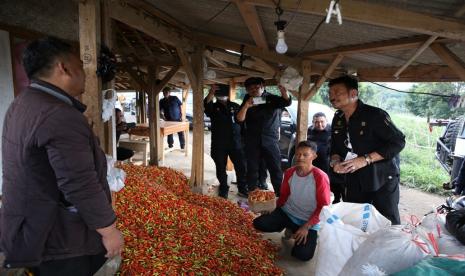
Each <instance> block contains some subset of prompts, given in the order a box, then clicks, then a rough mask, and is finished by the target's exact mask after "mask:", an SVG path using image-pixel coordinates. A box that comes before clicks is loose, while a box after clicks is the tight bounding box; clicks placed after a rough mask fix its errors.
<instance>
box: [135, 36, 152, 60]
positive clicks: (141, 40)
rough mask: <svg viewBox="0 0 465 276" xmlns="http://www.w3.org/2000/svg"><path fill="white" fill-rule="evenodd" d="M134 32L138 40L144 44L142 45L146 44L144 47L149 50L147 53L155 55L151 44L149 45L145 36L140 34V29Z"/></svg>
mask: <svg viewBox="0 0 465 276" xmlns="http://www.w3.org/2000/svg"><path fill="white" fill-rule="evenodd" d="M134 34H135V35H136V37H137V40H139V42H140V44H142V46H144V48H145V50H146V51H147V53H148V54H149V56H151V57H153V56H154V54H153V51H152V49H150V47H149V45H147V42H145V40H144V38H142V36H141V35H140V34H139V31H137V30H134Z"/></svg>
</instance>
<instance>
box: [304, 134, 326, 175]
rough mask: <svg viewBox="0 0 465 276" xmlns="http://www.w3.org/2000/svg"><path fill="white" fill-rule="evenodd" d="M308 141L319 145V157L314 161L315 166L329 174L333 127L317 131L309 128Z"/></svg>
mask: <svg viewBox="0 0 465 276" xmlns="http://www.w3.org/2000/svg"><path fill="white" fill-rule="evenodd" d="M307 140H308V141H312V142H315V143H316V145H317V155H318V157H317V158H316V159H315V160H314V161H313V165H315V166H316V167H318V168H320V169H321V170H322V171H324V172H325V173H326V174H328V170H329V146H330V143H331V126H330V125H327V126H326V128H325V129H323V130H316V129H314V128H313V127H311V128H309V129H308V131H307Z"/></svg>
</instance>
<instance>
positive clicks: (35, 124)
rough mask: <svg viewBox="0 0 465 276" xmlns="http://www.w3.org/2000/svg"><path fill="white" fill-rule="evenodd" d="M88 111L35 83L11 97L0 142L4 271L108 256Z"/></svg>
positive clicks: (104, 189) (103, 187) (106, 193)
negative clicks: (11, 101)
mask: <svg viewBox="0 0 465 276" xmlns="http://www.w3.org/2000/svg"><path fill="white" fill-rule="evenodd" d="M84 109H85V106H84V105H82V104H81V103H80V102H78V101H77V100H75V99H74V98H72V97H70V96H69V95H68V94H66V92H64V91H62V90H61V89H59V88H57V87H55V86H53V85H51V84H49V83H46V82H41V81H34V82H33V83H32V84H31V86H29V87H28V88H27V89H26V90H25V91H23V92H22V93H21V94H20V95H19V96H18V97H16V98H15V100H14V101H13V103H12V104H11V105H10V107H9V109H8V112H7V114H6V116H5V123H4V128H3V137H2V156H3V198H2V203H3V206H2V209H1V215H2V217H1V219H0V230H1V249H2V250H3V252H4V253H5V263H4V265H5V266H6V267H33V266H37V265H39V264H40V263H41V262H42V261H47V260H56V259H64V258H71V257H77V256H83V255H94V254H99V253H103V252H105V249H104V247H103V244H102V241H101V236H100V234H98V233H97V231H95V229H98V228H103V227H107V226H109V225H111V224H112V223H113V222H114V221H115V220H116V216H115V213H114V212H113V209H112V207H111V197H110V190H109V187H108V183H107V163H106V158H105V155H104V153H103V151H102V150H101V149H100V147H99V145H98V141H97V137H95V135H94V134H93V132H92V129H91V128H90V126H89V124H88V123H87V119H86V117H84V115H83V114H82V113H81V112H83V111H84Z"/></svg>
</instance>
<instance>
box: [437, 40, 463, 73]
mask: <svg viewBox="0 0 465 276" xmlns="http://www.w3.org/2000/svg"><path fill="white" fill-rule="evenodd" d="M430 48H431V50H433V52H434V53H435V54H436V55H437V56H438V57H439V58H441V59H442V61H444V63H445V64H447V65H448V66H449V67H450V68H451V69H452V71H454V72H455V73H456V74H457V76H459V78H460V79H461V80H462V81H465V64H464V62H463V61H462V60H461V59H460V58H459V57H458V56H456V55H455V54H454V53H453V52H452V51H451V50H449V49H448V48H447V47H446V46H445V45H443V44H435V45H431V46H430Z"/></svg>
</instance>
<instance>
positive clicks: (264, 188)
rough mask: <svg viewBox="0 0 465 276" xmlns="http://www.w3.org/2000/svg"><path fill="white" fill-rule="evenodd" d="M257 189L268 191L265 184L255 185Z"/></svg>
mask: <svg viewBox="0 0 465 276" xmlns="http://www.w3.org/2000/svg"><path fill="white" fill-rule="evenodd" d="M257 187H258V188H259V189H260V190H268V184H266V182H263V183H259V184H258V185H257Z"/></svg>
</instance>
